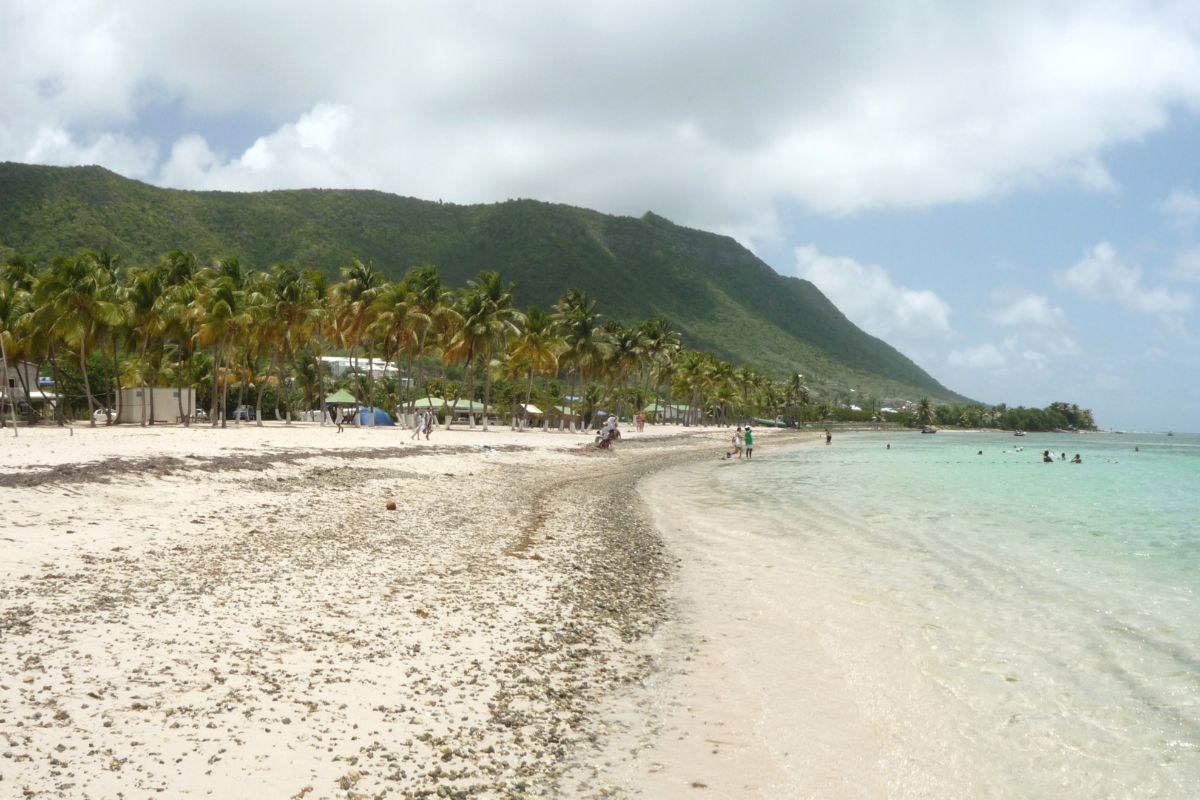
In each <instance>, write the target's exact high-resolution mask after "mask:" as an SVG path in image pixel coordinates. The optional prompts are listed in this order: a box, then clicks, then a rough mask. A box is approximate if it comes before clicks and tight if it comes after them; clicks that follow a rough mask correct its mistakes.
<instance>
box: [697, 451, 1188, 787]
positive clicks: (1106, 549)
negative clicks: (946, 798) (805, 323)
mask: <svg viewBox="0 0 1200 800" xmlns="http://www.w3.org/2000/svg"><path fill="white" fill-rule="evenodd" d="M889 443H890V444H891V449H887V448H886V445H887V444H889ZM1018 447H1020V448H1023V451H1022V452H1018V451H1017V450H1016V448H1018ZM1135 447H1136V448H1138V449H1139V450H1140V452H1136V451H1135ZM1045 449H1049V450H1050V451H1052V453H1054V454H1055V458H1056V459H1058V458H1059V454H1060V453H1063V452H1065V453H1066V454H1067V457H1068V458H1070V457H1071V456H1073V455H1074V454H1075V453H1079V454H1081V456H1082V458H1083V463H1082V464H1079V465H1076V464H1070V463H1067V462H1063V461H1059V460H1056V461H1055V462H1054V463H1052V464H1044V463H1042V458H1041V452H1042V451H1043V450H1045ZM979 451H982V455H980V454H979ZM690 491H692V492H694V493H695V502H696V503H697V505H698V506H700V507H702V508H703V507H707V508H709V509H711V510H712V511H713V513H718V509H720V512H719V513H729V514H731V519H736V520H737V525H738V527H739V529H740V530H739V533H741V534H743V535H747V536H753V537H755V538H756V541H758V540H764V539H766V540H774V541H776V542H777V543H778V545H779V547H778V549H777V551H776V552H777V553H778V558H779V561H780V562H781V564H780V565H781V566H783V567H784V568H788V569H792V570H794V574H795V576H796V583H797V593H798V594H797V596H798V597H799V596H800V593H802V592H805V591H806V588H807V589H812V587H817V586H820V587H824V588H823V589H822V591H823V592H825V594H824V595H823V596H825V597H829V598H831V599H830V600H828V601H825V605H824V606H823V607H818V608H815V609H806V613H811V614H815V615H817V616H820V617H822V618H821V619H818V620H815V622H814V624H817V625H818V628H817V629H818V630H819V631H820V632H821V636H823V637H825V638H826V644H827V648H828V649H829V650H830V651H831V652H833V653H835V654H836V655H837V657H838V658H839V659H840V660H841V662H842V663H841V667H842V668H843V669H844V670H846V673H847V674H848V675H849V676H850V678H849V679H850V680H852V681H854V682H855V685H856V686H858V687H859V688H860V689H861V691H862V694H863V696H864V697H865V698H869V699H868V700H864V707H869V708H868V713H870V714H871V715H874V718H876V719H877V721H878V723H879V725H880V728H881V730H886V731H888V733H887V737H890V740H891V741H892V742H893V744H894V746H895V749H896V752H898V753H905V754H908V755H906V756H905V757H906V758H911V759H913V760H915V761H916V762H919V763H917V764H916V766H915V767H914V769H917V770H919V771H920V772H921V773H922V774H926V775H935V776H936V775H937V773H938V772H939V770H940V771H943V772H945V773H951V772H952V773H953V775H951V776H949V778H948V779H947V780H945V781H940V785H943V786H947V785H952V786H958V787H969V788H968V793H969V795H970V796H980V797H984V796H989V797H990V796H995V797H1006V796H1015V797H1180V798H1183V797H1200V613H1198V612H1200V607H1198V605H1197V603H1198V600H1200V436H1195V435H1176V436H1173V437H1167V436H1164V435H1138V434H1126V435H1041V434H1033V433H1031V434H1029V435H1027V436H1025V437H1023V438H1016V437H1012V436H1004V435H1000V434H955V433H947V432H942V433H940V434H938V435H936V436H923V435H920V434H913V433H901V434H896V433H890V434H886V435H885V434H844V435H839V434H835V437H834V442H833V445H832V446H828V447H827V446H825V445H824V444H823V443H822V444H819V445H805V446H799V447H790V448H780V449H773V448H772V447H771V442H770V440H769V439H767V440H764V441H763V442H761V443H760V444H759V447H758V448H757V451H756V455H755V458H754V461H753V463H728V462H721V463H720V465H719V466H709V467H707V468H705V469H704V470H702V471H701V472H698V473H696V475H695V480H694V482H693V484H692V486H691V487H690ZM798 602H799V601H798ZM834 606H836V607H834ZM881 642H882V643H883V644H880V643H881ZM941 777H945V776H944V775H943V776H941ZM913 785H914V786H916V785H918V784H916V783H914V784H913ZM915 793H916V794H920V793H921V792H920V791H917V792H915ZM935 794H936V792H935ZM898 796H904V792H900V793H899V794H898Z"/></svg>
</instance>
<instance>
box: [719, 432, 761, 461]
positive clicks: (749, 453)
mask: <svg viewBox="0 0 1200 800" xmlns="http://www.w3.org/2000/svg"><path fill="white" fill-rule="evenodd" d="M731 444H732V445H733V449H732V450H730V451H727V452H726V453H725V458H726V459H731V458H734V457H735V456H736V457H737V458H742V457H743V456H745V457H746V458H747V459H751V458H753V457H754V431H752V430H750V426H749V425H747V426H746V427H745V428H742V426H741V425H739V426H738V429H737V430H736V431H734V432H733V439H732V441H731Z"/></svg>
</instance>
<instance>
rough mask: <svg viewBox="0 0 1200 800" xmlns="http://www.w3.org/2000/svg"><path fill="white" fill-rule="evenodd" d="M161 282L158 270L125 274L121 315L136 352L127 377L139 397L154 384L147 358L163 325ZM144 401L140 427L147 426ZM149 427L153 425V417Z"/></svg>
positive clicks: (145, 394) (160, 334) (160, 333)
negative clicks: (139, 390) (132, 380)
mask: <svg viewBox="0 0 1200 800" xmlns="http://www.w3.org/2000/svg"><path fill="white" fill-rule="evenodd" d="M162 279H163V272H162V270H160V269H157V268H154V267H149V268H141V269H135V270H132V271H131V272H130V273H129V283H128V285H127V286H125V287H124V291H123V292H122V295H123V300H124V305H125V314H126V317H127V319H128V322H129V325H128V330H129V334H130V336H131V339H130V341H129V345H130V346H131V348H132V349H133V350H134V351H135V352H136V353H137V367H136V369H129V370H128V371H127V374H128V375H129V377H131V378H136V380H137V383H138V384H140V385H141V387H142V395H143V398H145V397H147V396H148V395H147V385H148V384H150V385H153V383H154V381H153V380H152V379H150V378H149V377H148V372H149V370H148V368H147V359H148V355H149V352H150V346H151V343H152V341H153V342H157V340H158V338H159V337H160V336H162V333H163V328H164V322H163V314H162V310H163V307H162V302H161V298H162V291H163V287H162ZM147 410H148V409H147V407H146V402H145V399H143V402H142V419H141V424H142V426H143V427H144V426H145V425H146V424H147V419H146V412H147ZM149 424H151V425H153V424H154V418H153V414H151V415H150V420H149Z"/></svg>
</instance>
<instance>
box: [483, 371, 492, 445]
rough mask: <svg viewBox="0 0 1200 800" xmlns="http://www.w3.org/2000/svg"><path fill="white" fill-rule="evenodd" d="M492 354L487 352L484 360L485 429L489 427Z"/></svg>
mask: <svg viewBox="0 0 1200 800" xmlns="http://www.w3.org/2000/svg"><path fill="white" fill-rule="evenodd" d="M491 360H492V354H491V353H487V354H486V355H485V356H484V360H483V431H484V433H487V429H488V402H489V401H490V400H491V392H492V365H491Z"/></svg>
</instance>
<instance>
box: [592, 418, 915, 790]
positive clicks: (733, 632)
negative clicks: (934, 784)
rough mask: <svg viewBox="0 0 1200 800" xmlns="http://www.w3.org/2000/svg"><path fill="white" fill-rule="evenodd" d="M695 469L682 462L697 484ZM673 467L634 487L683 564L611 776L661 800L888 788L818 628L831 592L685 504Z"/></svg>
mask: <svg viewBox="0 0 1200 800" xmlns="http://www.w3.org/2000/svg"><path fill="white" fill-rule="evenodd" d="M805 439H807V441H809V442H811V443H814V444H815V443H816V442H818V441H823V434H816V433H813V434H801V435H800V437H799V441H804V440H805ZM793 440H796V439H795V438H793ZM760 455H761V454H760ZM704 469H707V467H706V466H704V465H696V466H690V467H687V468H686V470H687V471H690V472H691V473H692V475H691V476H690V481H691V482H692V484H693V486H694V482H695V481H696V480H697V479H700V480H702V479H703V470H704ZM696 476H699V478H697V477H696ZM679 477H680V471H679V470H666V471H662V472H659V473H657V474H655V475H652V476H649V477H648V478H647V479H646V480H644V481H643V482H642V483H641V484H640V491H641V493H642V494H643V495H644V496H645V499H646V501H647V502H648V504H649V507H650V508H651V510H652V516H653V519H654V522H655V524H656V526H657V527H658V529H659V531H660V533H661V535H662V536H663V537H664V541H665V542H666V543H667V545H668V547H669V550H670V552H671V553H672V555H673V556H675V557H676V558H677V559H678V561H677V570H676V574H675V577H674V580H672V582H671V584H670V586H669V587H668V597H667V603H668V607H669V608H670V613H669V615H668V616H669V621H668V622H667V623H666V624H664V625H662V626H660V627H659V628H658V629H657V630H656V631H655V633H654V635H653V636H652V637H651V638H650V640H649V642H648V643H647V645H648V648H649V649H651V650H653V651H654V653H655V656H654V659H655V667H654V669H652V670H651V673H650V676H649V677H648V679H647V681H646V692H645V694H646V696H645V698H644V699H643V700H642V701H641V702H642V703H643V705H645V706H647V707H649V708H652V709H653V711H652V713H651V714H650V717H651V718H652V719H653V720H654V721H653V723H652V724H651V725H649V726H647V727H644V728H642V729H641V731H640V733H641V739H640V746H639V747H638V748H637V750H636V753H635V754H634V757H633V758H631V759H629V760H627V761H626V762H625V763H624V765H623V767H622V768H621V769H620V770H618V773H617V777H616V782H617V783H618V784H619V785H621V786H624V787H628V788H630V789H631V790H636V791H638V792H640V793H641V794H642V795H643V796H645V797H652V798H656V800H675V798H695V797H698V796H700V795H698V794H697V790H698V789H703V790H704V795H703V796H704V797H709V798H729V799H730V800H733V799H734V798H738V799H741V798H763V799H764V800H766V799H769V798H803V797H819V798H830V799H836V798H846V800H855V799H856V798H871V797H880V798H882V797H888V796H889V789H890V787H889V771H894V770H895V766H889V765H888V758H887V756H888V755H889V754H888V752H887V748H886V746H885V745H886V742H885V741H884V732H883V731H882V730H881V729H880V728H879V727H878V726H877V725H876V724H875V722H874V721H873V719H872V718H871V716H870V715H869V714H867V713H864V709H863V707H862V703H863V700H864V698H863V697H862V693H861V692H860V691H858V689H857V687H855V686H854V685H853V684H852V681H851V677H850V676H848V675H846V674H845V672H844V668H843V666H844V665H843V663H842V661H841V660H840V659H839V658H838V657H837V653H836V652H833V651H831V650H830V649H829V645H828V642H827V637H825V636H823V635H822V629H821V626H822V625H823V624H824V621H825V620H826V619H827V617H828V612H829V609H831V608H834V607H836V606H837V604H838V601H837V599H836V598H834V597H832V596H827V595H826V594H825V593H824V592H823V590H822V585H821V583H820V582H819V581H816V580H814V579H813V578H814V576H813V575H812V573H810V572H808V571H806V570H805V569H803V568H802V567H800V568H798V566H797V564H796V563H795V559H794V558H792V557H790V555H789V553H788V552H787V550H786V547H781V545H780V543H778V542H776V541H774V540H772V539H771V538H770V537H762V536H746V535H745V533H744V531H742V530H739V527H738V522H739V520H738V518H737V515H736V514H732V513H730V514H721V513H714V512H713V511H712V510H711V509H710V510H705V509H698V508H695V507H691V506H689V505H688V500H687V499H686V498H687V496H688V494H689V492H687V491H679V485H678V484H677V480H678V479H679ZM685 480H687V479H685ZM689 488H691V487H689ZM631 719H634V718H632V717H631ZM635 724H636V723H635Z"/></svg>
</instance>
